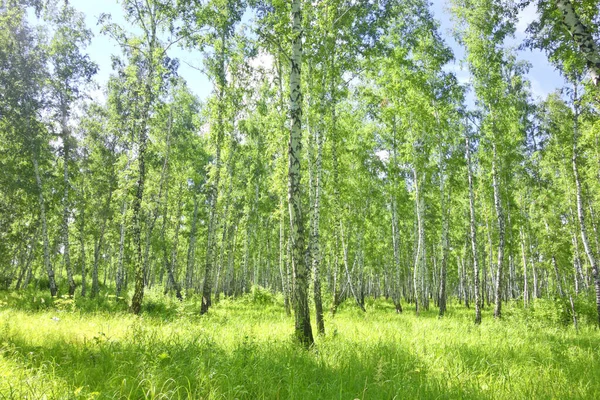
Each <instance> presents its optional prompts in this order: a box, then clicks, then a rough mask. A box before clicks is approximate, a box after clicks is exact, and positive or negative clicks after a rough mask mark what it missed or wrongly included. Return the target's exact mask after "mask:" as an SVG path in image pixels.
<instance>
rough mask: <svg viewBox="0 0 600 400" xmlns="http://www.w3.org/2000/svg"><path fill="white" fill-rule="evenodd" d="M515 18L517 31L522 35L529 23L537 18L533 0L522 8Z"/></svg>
mask: <svg viewBox="0 0 600 400" xmlns="http://www.w3.org/2000/svg"><path fill="white" fill-rule="evenodd" d="M517 18H518V21H517V33H518V34H522V35H524V34H525V30H526V29H527V27H528V26H529V24H531V23H532V22H533V21H534V20H536V19H537V18H538V14H537V8H536V5H535V2H532V3H530V4H529V5H528V6H527V7H525V8H524V9H522V10H521V11H520V12H519V15H518V16H517Z"/></svg>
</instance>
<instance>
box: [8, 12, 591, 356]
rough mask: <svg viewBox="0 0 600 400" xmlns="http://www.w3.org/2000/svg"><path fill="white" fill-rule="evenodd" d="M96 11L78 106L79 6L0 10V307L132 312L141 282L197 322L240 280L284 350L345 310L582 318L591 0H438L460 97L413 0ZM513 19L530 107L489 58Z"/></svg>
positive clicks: (508, 59) (446, 55)
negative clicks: (462, 73) (116, 304)
mask: <svg viewBox="0 0 600 400" xmlns="http://www.w3.org/2000/svg"><path fill="white" fill-rule="evenodd" d="M119 3H120V4H121V6H122V8H123V10H124V14H125V20H126V24H119V23H116V22H113V19H112V18H111V16H110V15H109V14H103V15H101V16H100V18H99V20H98V24H99V25H100V26H101V27H102V33H103V34H104V35H107V37H109V38H110V39H111V41H112V42H113V43H114V44H115V45H117V48H116V49H117V50H115V54H114V55H113V56H112V72H111V75H110V79H109V80H108V83H107V84H106V85H105V86H103V87H101V88H100V89H98V88H96V87H95V86H94V85H95V84H94V77H95V75H96V73H97V72H98V66H97V65H96V64H95V63H94V62H92V61H91V58H90V56H89V54H88V53H87V51H88V46H89V44H90V41H91V39H92V35H91V31H90V29H89V27H87V26H86V25H85V22H84V21H85V19H84V14H83V13H82V11H85V10H76V9H74V8H73V7H72V5H70V4H69V2H68V1H62V0H60V1H59V0H54V1H52V0H46V1H43V0H2V1H0V170H1V173H0V285H1V286H2V288H3V290H9V291H11V292H18V291H23V290H28V288H32V287H33V288H35V289H36V290H38V291H41V292H46V291H47V292H49V293H50V294H51V296H52V297H57V298H60V297H61V296H75V297H88V298H92V299H93V298H98V297H100V296H105V295H110V296H113V297H114V298H116V299H117V301H122V302H126V303H127V304H128V307H129V310H130V311H131V312H132V313H134V314H140V313H142V312H143V310H144V308H143V307H144V292H145V291H148V290H153V289H155V288H159V289H160V291H162V292H164V295H165V296H174V297H176V298H177V299H179V300H180V301H182V302H184V303H185V302H186V301H189V299H191V298H193V297H194V296H198V298H199V299H201V301H199V302H198V308H197V310H196V312H197V313H198V314H206V313H208V314H210V313H211V309H212V308H213V307H214V305H215V304H217V303H218V302H219V301H222V299H224V298H231V297H234V298H235V297H242V296H243V295H244V294H245V293H248V292H250V291H251V290H252V288H253V287H255V288H258V287H259V288H263V289H261V290H265V291H269V292H272V293H282V294H283V299H284V305H285V310H286V311H287V313H288V314H291V313H293V314H294V315H295V336H296V338H297V339H298V340H299V341H300V342H301V343H303V344H305V345H311V344H312V343H313V341H314V340H315V337H316V334H317V333H318V334H324V333H325V332H327V329H328V327H327V326H326V323H325V322H326V319H327V318H324V315H327V314H328V313H330V315H334V314H335V313H336V309H337V308H338V306H339V305H340V304H342V302H344V301H345V300H348V301H350V302H351V303H352V304H353V306H354V307H356V308H357V309H361V310H362V311H364V310H365V303H366V301H367V300H368V299H369V298H376V299H377V298H386V299H391V301H393V304H394V308H395V311H396V312H397V313H409V312H410V313H414V312H415V311H416V313H417V315H418V314H420V313H423V312H427V311H428V310H430V309H432V308H434V309H435V310H436V313H437V312H439V316H443V315H444V313H445V312H446V310H447V305H448V304H449V303H450V302H457V303H460V304H462V306H461V307H466V308H468V309H469V311H468V312H469V313H470V315H471V318H472V320H473V321H474V322H475V323H476V324H480V323H482V324H485V323H486V321H485V320H484V321H482V310H486V309H489V308H492V309H493V316H494V317H496V318H501V317H502V316H503V305H505V304H507V303H516V302H518V304H519V305H520V307H524V308H527V307H529V306H530V304H532V303H533V302H535V301H536V299H542V298H546V299H552V302H548V303H547V304H548V306H554V307H566V309H567V312H568V313H570V314H569V315H572V316H573V317H575V316H576V314H577V312H578V310H577V308H578V307H579V308H581V309H590V308H593V309H594V315H593V316H592V317H591V321H590V323H595V324H597V323H600V276H599V275H598V263H599V262H600V260H599V257H600V242H599V232H598V230H599V229H600V215H599V214H598V213H599V212H600V180H599V178H600V142H599V140H600V118H599V111H600V109H599V104H600V89H598V84H599V81H600V45H599V43H600V10H599V7H598V4H597V1H596V0H581V1H574V0H552V1H550V0H536V1H532V0H522V1H517V0H451V1H449V2H448V4H447V7H448V10H449V12H451V13H452V21H453V23H454V30H453V32H452V35H454V38H455V39H456V40H457V41H458V43H459V44H460V46H461V47H462V48H463V50H464V58H463V59H461V60H457V61H460V62H461V63H462V64H461V65H463V67H464V68H465V70H467V71H468V73H469V80H468V81H467V82H463V81H461V80H459V79H458V78H457V76H456V74H455V72H453V71H452V69H451V68H448V67H447V66H448V65H449V63H451V62H454V60H455V55H454V54H453V50H452V48H451V47H450V46H449V45H448V44H447V43H446V40H445V35H447V34H449V33H448V32H442V31H441V29H440V27H439V23H438V22H437V21H436V19H435V18H434V16H433V14H432V12H431V10H430V4H429V3H428V1H427V0H323V1H302V0H291V1H285V0H246V1H244V0H207V1H199V0H177V1H175V0H170V1H169V0H120V1H119ZM531 4H534V5H535V6H536V7H537V14H536V19H535V20H534V21H533V22H532V23H531V24H530V25H529V27H528V29H527V39H526V40H525V41H524V42H523V43H522V44H521V48H520V49H521V50H523V49H538V50H542V51H543V52H544V54H546V55H547V57H548V59H549V61H550V62H551V64H552V65H553V66H554V67H555V68H557V69H558V70H559V71H560V73H561V75H562V76H563V77H564V82H565V83H564V87H563V88H562V89H560V90H558V91H556V92H554V93H552V94H550V95H548V96H547V97H546V98H543V99H541V98H537V99H536V98H534V96H533V95H532V89H531V83H530V81H529V80H528V78H527V73H528V71H529V69H530V67H531V65H529V64H528V63H527V62H524V61H522V60H520V59H519V54H520V53H519V51H520V50H517V49H515V48H512V47H511V46H509V45H508V44H507V41H509V40H511V38H513V37H514V33H515V29H516V24H517V22H518V15H519V11H520V10H522V9H523V8H524V7H526V6H531ZM175 48H183V49H186V51H190V52H195V53H197V54H198V56H199V57H201V58H202V66H201V67H199V68H198V69H199V70H198V75H202V74H205V75H206V76H208V78H209V79H210V82H211V84H212V86H211V87H212V89H211V90H212V92H211V93H210V95H208V94H207V97H206V100H202V101H201V100H200V99H199V98H198V97H197V96H196V95H195V94H193V92H192V91H191V90H190V89H189V86H188V83H187V82H186V81H185V80H184V79H183V78H182V77H181V76H180V75H179V74H178V68H179V66H180V61H179V60H178V59H177V58H176V57H172V55H171V52H172V51H173V49H175ZM98 90H100V91H101V92H102V93H103V96H102V99H101V100H98V99H95V100H94V99H92V97H91V96H90V93H92V92H93V91H98ZM596 309H597V314H596ZM438 310H439V311H438ZM392 312H393V309H392ZM311 315H313V316H316V319H315V322H316V325H315V332H314V333H313V327H312V325H311V317H310V316H311ZM391 315H393V314H391Z"/></svg>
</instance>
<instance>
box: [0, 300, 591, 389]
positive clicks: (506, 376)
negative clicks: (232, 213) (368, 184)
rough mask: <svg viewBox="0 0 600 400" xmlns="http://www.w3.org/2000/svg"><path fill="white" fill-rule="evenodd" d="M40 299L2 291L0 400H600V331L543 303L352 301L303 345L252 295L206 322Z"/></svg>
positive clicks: (279, 315) (166, 306)
mask: <svg viewBox="0 0 600 400" xmlns="http://www.w3.org/2000/svg"><path fill="white" fill-rule="evenodd" d="M44 296H45V295H44ZM44 296H42V297H40V295H39V294H37V295H36V294H35V293H18V294H17V293H6V292H0V399H1V398H9V399H12V398H15V399H16V398H19V399H20V398H28V399H42V398H47V399H100V398H102V399H109V398H110V399H112V398H131V399H141V398H157V399H179V398H193V399H236V398H237V399H317V398H322V399H350V400H352V399H394V398H396V399H416V398H434V399H437V398H440V399H444V398H469V399H479V398H494V399H532V398H535V399H544V398H548V399H552V398H554V399H566V398H569V399H578V398H581V399H583V398H587V399H594V398H600V333H599V332H598V330H596V329H595V328H593V327H591V326H589V325H585V326H582V327H581V328H580V330H579V332H576V331H575V330H574V329H573V328H572V327H569V326H564V325H563V324H560V323H557V322H556V321H554V320H553V319H552V318H547V316H545V314H544V313H542V312H541V310H544V312H545V313H547V307H549V306H550V305H551V303H550V304H539V306H538V307H535V308H532V309H531V310H528V311H523V310H521V309H519V308H517V307H516V306H514V305H513V306H510V305H509V306H507V307H506V317H505V318H504V319H503V320H502V321H494V320H493V319H492V318H491V316H490V314H489V310H486V311H485V312H484V321H483V324H482V325H481V326H480V327H477V326H474V325H473V323H472V310H466V309H464V308H463V307H462V306H459V305H456V304H453V305H451V306H450V309H449V312H448V315H447V316H446V317H445V318H443V319H438V318H437V312H436V311H435V310H432V311H430V312H425V313H422V314H421V315H420V316H419V317H416V316H415V315H414V313H413V312H411V311H409V310H407V311H406V312H405V314H402V315H396V314H395V313H394V309H393V305H392V304H389V303H386V302H385V301H383V300H381V301H376V302H373V301H371V302H369V304H368V308H367V310H368V312H367V313H366V314H363V313H361V312H360V311H358V310H356V309H355V307H353V305H352V304H351V303H350V302H348V303H347V304H344V305H343V306H342V307H341V309H340V311H339V313H338V315H336V317H335V318H333V319H332V318H330V317H329V318H327V320H326V329H327V335H326V336H325V337H322V338H317V344H316V346H315V348H314V349H312V350H310V351H306V350H303V349H302V348H301V347H299V346H298V345H297V344H295V343H294V342H293V340H292V325H293V318H292V317H288V316H286V314H285V311H284V310H283V307H282V305H281V301H280V299H277V298H275V299H272V298H270V297H269V296H266V295H264V293H262V292H260V291H257V292H255V293H254V294H253V295H249V296H247V297H246V298H244V299H242V300H236V301H233V300H223V301H221V302H220V303H219V304H217V305H215V306H214V308H213V309H211V311H210V314H209V315H207V316H203V317H200V316H198V315H197V314H196V311H197V310H198V302H197V299H191V300H188V301H186V302H185V303H183V304H181V303H178V302H177V301H175V300H170V299H163V297H162V296H161V295H159V294H157V293H150V294H149V295H148V297H147V298H146V305H145V310H144V313H143V314H142V316H141V317H135V316H132V315H129V314H127V313H126V304H125V302H124V301H117V300H116V299H114V297H113V298H111V297H108V296H104V297H102V298H101V299H100V300H95V301H91V300H86V299H76V300H64V299H63V300H60V301H57V302H56V301H55V302H53V301H52V300H51V299H49V298H48V297H44ZM41 299H43V302H42V301H41ZM34 300H35V301H34ZM406 308H407V309H408V308H409V307H406ZM536 313H537V314H536Z"/></svg>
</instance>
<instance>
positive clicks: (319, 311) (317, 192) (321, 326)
mask: <svg viewBox="0 0 600 400" xmlns="http://www.w3.org/2000/svg"><path fill="white" fill-rule="evenodd" d="M315 134H316V135H317V163H316V164H317V165H316V170H317V171H316V175H317V176H316V179H315V181H314V199H313V200H314V205H313V212H312V216H313V224H312V235H311V255H312V264H313V265H312V267H313V291H314V300H315V315H316V321H317V331H318V333H319V334H320V335H324V334H325V321H324V319H323V301H322V299H321V277H320V274H319V266H320V263H321V249H320V248H319V213H320V199H321V180H322V174H323V171H322V169H323V168H322V158H323V134H322V133H320V132H319V131H318V130H317V131H316V132H315Z"/></svg>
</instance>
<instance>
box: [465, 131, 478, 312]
mask: <svg viewBox="0 0 600 400" xmlns="http://www.w3.org/2000/svg"><path fill="white" fill-rule="evenodd" d="M465 137H466V143H465V145H466V146H465V147H466V154H467V172H468V180H469V226H470V232H471V253H472V254H471V255H472V257H473V288H474V291H475V323H476V324H480V323H481V304H482V299H480V294H479V258H478V256H477V222H476V216H475V195H474V193H473V166H472V164H471V143H470V140H469V134H468V132H467V133H465Z"/></svg>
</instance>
